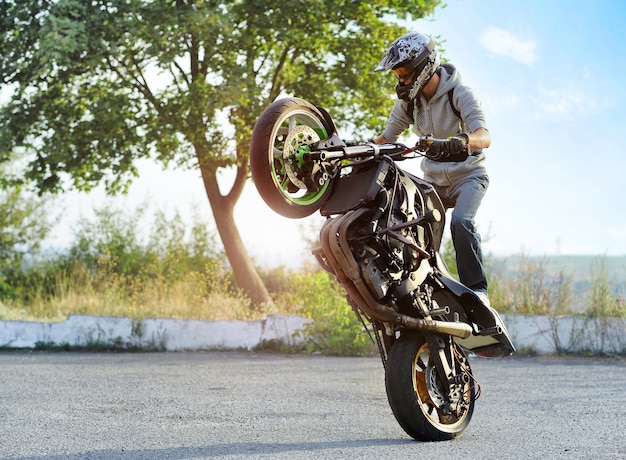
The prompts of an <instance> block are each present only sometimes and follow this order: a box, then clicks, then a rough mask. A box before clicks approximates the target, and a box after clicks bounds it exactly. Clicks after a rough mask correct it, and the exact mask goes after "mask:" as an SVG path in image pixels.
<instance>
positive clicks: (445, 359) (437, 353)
mask: <svg viewBox="0 0 626 460" xmlns="http://www.w3.org/2000/svg"><path fill="white" fill-rule="evenodd" d="M424 338H425V339H426V342H427V343H428V347H429V348H430V353H431V356H432V358H433V361H434V363H435V369H436V371H437V376H438V377H439V379H438V380H439V382H440V385H441V390H442V391H443V392H444V394H446V395H447V396H448V397H447V400H448V407H447V410H446V411H449V412H450V413H452V412H454V411H455V409H453V406H454V404H453V401H458V400H459V395H458V394H457V393H458V390H459V385H461V386H463V385H464V384H465V383H467V382H469V381H470V376H469V375H468V374H467V373H466V372H465V370H464V369H462V368H461V366H460V365H459V366H457V365H456V363H455V361H456V356H455V344H454V339H453V338H452V337H451V336H446V335H439V334H425V335H424ZM444 409H446V408H444Z"/></svg>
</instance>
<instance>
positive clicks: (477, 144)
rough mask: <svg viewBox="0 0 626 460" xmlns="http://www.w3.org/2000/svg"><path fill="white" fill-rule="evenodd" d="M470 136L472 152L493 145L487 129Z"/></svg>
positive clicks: (479, 129)
mask: <svg viewBox="0 0 626 460" xmlns="http://www.w3.org/2000/svg"><path fill="white" fill-rule="evenodd" d="M468 136H469V145H470V147H471V148H472V150H480V149H486V148H487V147H489V146H490V145H491V135H490V134H489V131H487V129H485V128H478V129H477V130H476V131H474V132H472V133H469V135H468ZM380 137H382V136H380ZM376 139H378V138H376ZM377 143H378V142H377Z"/></svg>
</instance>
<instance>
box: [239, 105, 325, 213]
mask: <svg viewBox="0 0 626 460" xmlns="http://www.w3.org/2000/svg"><path fill="white" fill-rule="evenodd" d="M332 129H333V128H332V126H329V122H328V120H326V119H325V118H324V116H323V115H322V113H321V112H320V111H319V110H318V109H317V108H316V107H315V106H314V105H312V104H310V103H308V102H307V101H305V100H303V99H298V98H284V99H278V100H276V101H274V103H272V104H271V105H270V106H269V107H268V108H267V109H265V111H264V112H263V113H262V114H261V116H260V117H259V119H258V120H257V122H256V124H255V126H254V130H253V132H252V138H251V141H250V169H251V172H252V180H253V181H254V185H255V186H256V188H257V191H258V192H259V194H260V195H261V198H263V201H265V203H266V204H267V205H268V206H269V207H270V208H272V210H273V211H274V212H276V213H278V214H280V215H282V216H284V217H289V218H294V219H298V218H302V217H306V216H308V215H310V214H313V213H314V212H315V211H317V210H318V209H319V208H320V207H321V206H322V204H323V203H324V201H326V199H327V197H328V195H329V193H330V191H331V178H330V177H329V175H328V174H327V173H326V171H324V170H323V168H322V167H321V166H320V165H319V164H318V163H315V162H312V161H307V159H306V153H307V152H309V146H310V145H311V144H314V143H316V142H319V141H320V140H323V139H326V138H327V137H329V136H330V135H332V134H333V132H332ZM329 131H330V132H329Z"/></svg>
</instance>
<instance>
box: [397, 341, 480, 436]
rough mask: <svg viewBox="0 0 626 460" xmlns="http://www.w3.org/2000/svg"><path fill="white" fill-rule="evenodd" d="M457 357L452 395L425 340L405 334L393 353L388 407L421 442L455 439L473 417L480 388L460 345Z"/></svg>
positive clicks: (401, 424)
mask: <svg viewBox="0 0 626 460" xmlns="http://www.w3.org/2000/svg"><path fill="white" fill-rule="evenodd" d="M446 351H447V352H449V351H450V350H446ZM452 356H453V359H452V360H451V361H453V363H452V366H451V368H452V371H453V374H454V376H450V377H451V378H453V380H454V381H455V382H456V383H453V384H452V391H451V396H450V395H449V394H448V390H447V388H448V387H447V385H444V384H443V383H442V381H441V379H440V377H439V373H438V372H437V369H436V367H435V357H434V356H433V353H431V348H430V346H429V344H428V342H426V341H425V340H424V337H423V336H421V335H419V334H414V333H409V334H406V333H405V334H403V335H402V336H401V337H400V338H399V339H398V341H397V342H396V343H394V344H393V346H392V348H391V350H390V352H389V357H388V360H387V366H386V372H385V383H386V388H387V398H388V400H389V405H390V406H391V409H392V411H393V413H394V415H395V417H396V420H397V421H398V423H399V424H400V426H401V427H402V428H403V429H404V431H406V433H407V434H408V435H409V436H411V437H413V438H415V439H417V440H420V441H445V440H450V439H453V438H456V437H457V436H459V435H460V434H461V433H462V432H463V431H464V430H465V428H466V427H467V425H468V424H469V422H470V419H471V418H472V413H473V411H474V401H475V399H476V390H475V385H474V379H473V377H472V374H471V369H470V365H469V362H468V360H467V357H466V356H465V354H464V353H463V351H462V350H461V349H460V348H459V347H458V346H456V345H453V349H452ZM455 376H456V377H455ZM461 377H463V378H461Z"/></svg>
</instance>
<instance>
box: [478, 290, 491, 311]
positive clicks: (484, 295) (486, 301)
mask: <svg viewBox="0 0 626 460" xmlns="http://www.w3.org/2000/svg"><path fill="white" fill-rule="evenodd" d="M474 294H476V296H477V297H478V298H479V299H480V301H481V302H482V303H483V305H485V306H487V307H491V302H489V297H487V293H486V292H485V291H474Z"/></svg>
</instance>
